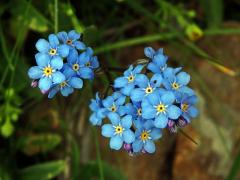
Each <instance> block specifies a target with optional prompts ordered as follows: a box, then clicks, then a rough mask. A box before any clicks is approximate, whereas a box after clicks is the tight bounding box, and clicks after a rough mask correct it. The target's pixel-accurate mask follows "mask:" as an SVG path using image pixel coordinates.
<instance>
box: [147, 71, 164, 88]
mask: <svg viewBox="0 0 240 180" xmlns="http://www.w3.org/2000/svg"><path fill="white" fill-rule="evenodd" d="M162 80H163V78H162V75H161V74H154V75H153V77H152V78H151V81H150V82H151V83H152V84H154V87H160V85H161V83H162Z"/></svg>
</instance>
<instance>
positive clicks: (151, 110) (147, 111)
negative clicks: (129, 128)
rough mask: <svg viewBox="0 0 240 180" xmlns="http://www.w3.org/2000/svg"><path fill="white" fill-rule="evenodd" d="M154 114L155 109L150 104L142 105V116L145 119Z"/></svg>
mask: <svg viewBox="0 0 240 180" xmlns="http://www.w3.org/2000/svg"><path fill="white" fill-rule="evenodd" d="M155 115H156V109H154V108H153V107H152V106H148V107H143V108H142V117H143V118H145V119H152V118H154V117H155Z"/></svg>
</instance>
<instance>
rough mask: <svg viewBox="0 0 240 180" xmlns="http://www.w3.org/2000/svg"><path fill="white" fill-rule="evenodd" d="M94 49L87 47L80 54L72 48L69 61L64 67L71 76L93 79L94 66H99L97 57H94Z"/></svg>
mask: <svg viewBox="0 0 240 180" xmlns="http://www.w3.org/2000/svg"><path fill="white" fill-rule="evenodd" d="M92 55H93V51H92V49H91V48H87V50H86V51H84V52H82V53H81V54H80V55H78V52H77V51H76V50H75V49H71V50H70V53H69V56H68V58H67V61H68V63H67V64H66V65H65V67H64V72H65V73H66V74H68V75H69V76H76V75H77V76H79V77H81V78H83V79H93V77H94V73H93V69H92V68H96V67H98V66H99V64H98V60H97V59H96V57H92Z"/></svg>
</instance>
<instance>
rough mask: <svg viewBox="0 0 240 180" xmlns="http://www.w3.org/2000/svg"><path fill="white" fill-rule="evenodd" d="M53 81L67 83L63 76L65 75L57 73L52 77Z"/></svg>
mask: <svg viewBox="0 0 240 180" xmlns="http://www.w3.org/2000/svg"><path fill="white" fill-rule="evenodd" d="M52 80H53V82H54V83H57V84H59V83H61V82H63V81H65V76H64V75H63V73H61V72H59V71H56V72H54V73H53V75H52Z"/></svg>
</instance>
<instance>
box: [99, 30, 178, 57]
mask: <svg viewBox="0 0 240 180" xmlns="http://www.w3.org/2000/svg"><path fill="white" fill-rule="evenodd" d="M178 35H179V33H175V32H174V33H173V32H170V33H162V34H154V35H149V36H142V37H137V38H132V39H128V40H123V41H119V42H117V43H114V44H110V43H109V44H107V45H105V46H101V47H99V48H96V49H95V54H99V53H102V52H106V51H111V50H114V49H120V48H123V47H128V46H133V45H137V44H143V43H149V42H153V41H158V40H166V39H173V38H175V37H177V36H178Z"/></svg>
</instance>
